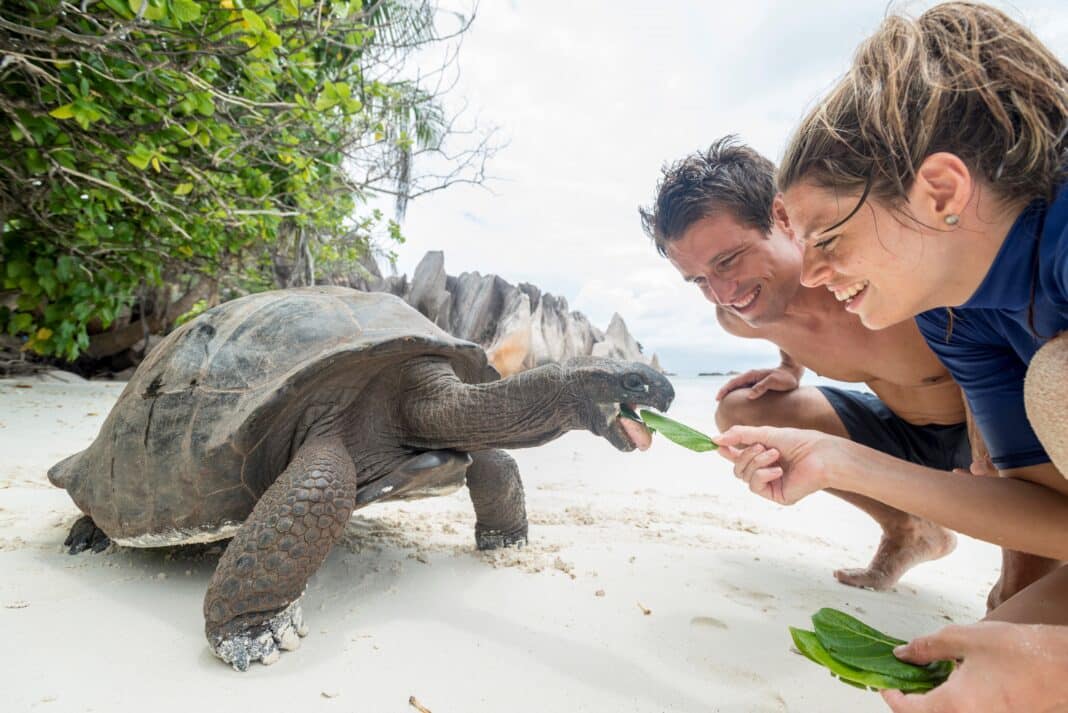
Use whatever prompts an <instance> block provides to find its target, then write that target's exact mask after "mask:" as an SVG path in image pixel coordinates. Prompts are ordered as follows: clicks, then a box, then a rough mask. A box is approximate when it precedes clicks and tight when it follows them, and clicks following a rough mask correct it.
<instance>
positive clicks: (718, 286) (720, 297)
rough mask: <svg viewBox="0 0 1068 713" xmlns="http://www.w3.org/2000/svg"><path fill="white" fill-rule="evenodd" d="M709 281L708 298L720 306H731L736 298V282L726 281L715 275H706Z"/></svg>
mask: <svg viewBox="0 0 1068 713" xmlns="http://www.w3.org/2000/svg"><path fill="white" fill-rule="evenodd" d="M705 280H707V281H708V298H709V299H710V300H712V301H713V302H715V303H716V304H718V305H727V304H730V300H731V298H732V297H734V280H724V279H722V278H719V277H716V276H715V275H706V276H705Z"/></svg>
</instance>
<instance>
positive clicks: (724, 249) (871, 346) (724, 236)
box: [640, 136, 1044, 604]
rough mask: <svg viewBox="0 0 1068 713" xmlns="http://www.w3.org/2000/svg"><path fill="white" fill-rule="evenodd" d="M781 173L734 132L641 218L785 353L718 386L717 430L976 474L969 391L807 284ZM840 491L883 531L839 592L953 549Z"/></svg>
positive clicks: (676, 175) (835, 296)
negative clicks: (797, 437)
mask: <svg viewBox="0 0 1068 713" xmlns="http://www.w3.org/2000/svg"><path fill="white" fill-rule="evenodd" d="M774 174H775V167H774V165H773V164H772V163H771V162H770V161H768V160H767V159H766V158H764V157H763V156H761V155H760V154H758V153H757V152H756V151H754V150H753V149H751V148H749V147H747V146H744V145H742V144H740V143H738V142H737V141H736V140H735V139H734V137H731V136H728V137H725V138H723V139H721V140H719V141H717V142H716V143H714V144H713V145H712V146H711V148H709V149H708V150H707V151H704V152H699V153H695V154H692V155H690V156H688V157H686V158H684V159H683V160H681V161H679V162H677V163H675V164H673V165H671V166H668V167H667V168H665V169H664V172H663V175H662V176H661V180H660V183H659V185H658V187H657V196H656V200H655V202H654V204H653V205H652V206H651V207H650V208H648V209H642V210H641V211H640V212H641V217H642V223H643V227H644V228H645V231H646V233H647V234H648V235H649V237H650V238H652V240H653V242H654V244H655V246H656V248H657V250H658V251H659V253H660V254H661V255H663V256H665V257H667V258H668V260H669V261H670V262H671V264H672V265H674V266H675V269H677V270H678V271H679V274H681V275H682V277H683V279H685V280H686V281H687V282H690V283H692V284H694V285H696V286H697V288H698V289H700V290H701V293H702V294H703V295H704V296H705V297H706V298H707V299H708V300H709V301H710V302H712V303H713V304H714V305H715V306H716V316H717V317H718V319H719V323H720V324H721V325H722V326H723V328H724V329H725V330H726V331H727V332H728V333H730V334H733V335H735V336H739V337H744V338H750V339H766V340H769V341H771V342H772V343H774V344H775V345H776V346H778V347H779V350H780V352H781V355H782V363H781V364H780V365H779V366H778V367H776V368H774V369H755V370H752V371H749V372H746V373H745V374H742V375H740V376H737V377H735V378H733V379H731V380H730V381H728V382H727V383H726V384H725V385H724V386H723V388H722V389H721V390H720V392H719V394H718V395H717V397H716V398H717V400H718V401H719V407H718V409H717V411H716V422H717V424H718V425H719V427H720V428H721V429H727V428H729V427H730V426H734V425H771V426H792V427H795V428H811V429H817V430H820V431H823V432H826V433H831V434H834V435H838V436H842V437H845V438H850V439H852V440H854V441H857V442H859V443H862V444H864V445H867V446H870V447H872V448H876V449H878V450H880V451H883V452H886V453H889V454H891V455H893V456H896V457H898V458H903V459H905V460H909V461H912V462H914V463H919V464H921V465H925V466H929V467H934V468H939V469H942V470H952V469H954V468H969V467H970V465H971V463H972V461H973V454H972V449H971V447H970V445H969V438H968V428H967V426H966V425H965V410H964V404H963V400H962V398H961V391H960V388H959V387H958V386H957V384H956V383H955V382H954V381H953V380H952V378H951V377H950V375H949V373H948V372H947V371H946V369H945V367H943V366H942V364H941V363H940V362H939V361H938V359H937V358H936V357H935V355H934V354H933V353H932V352H931V351H930V349H928V347H927V345H926V343H925V341H924V339H923V337H922V336H921V334H920V332H919V329H918V328H917V327H916V325H915V323H914V322H912V321H911V320H907V321H904V322H901V323H899V324H896V325H894V326H891V327H888V328H886V329H883V330H880V331H877V332H876V331H872V330H869V329H867V328H866V327H865V326H864V325H863V324H861V322H860V320H859V319H858V318H857V317H856V315H854V314H851V313H850V312H849V311H847V310H846V309H843V304H848V303H849V301H850V299H852V298H854V297H855V294H853V293H851V291H850V290H849V289H845V290H839V291H838V292H832V291H829V290H827V289H824V288H822V287H820V288H816V289H811V288H807V287H804V286H802V285H801V268H802V254H803V246H802V243H801V242H800V240H799V239H798V237H797V236H795V235H794V232H793V230H792V229H791V227H790V222H789V219H788V217H787V215H786V211H785V209H784V207H783V202H782V199H781V197H780V196H779V195H778V194H777V192H776V188H775V180H774ZM806 368H807V369H810V370H812V371H814V372H816V373H817V374H820V375H822V376H826V377H829V378H831V379H835V380H838V381H843V382H853V383H864V384H866V385H867V386H868V388H869V389H871V391H872V392H874V393H862V392H860V391H853V390H846V389H838V388H832V387H826V386H818V387H802V386H800V380H801V375H802V373H803V372H804V370H805V369H806ZM832 492H833V491H832ZM835 494H836V495H837V496H839V497H841V498H842V499H844V500H846V501H847V502H849V503H852V504H853V505H855V506H857V507H859V508H860V509H861V510H863V511H864V512H866V513H868V514H869V515H870V516H871V517H873V518H874V519H875V520H876V521H877V522H878V523H879V525H880V526H881V527H882V529H883V537H882V541H881V542H880V544H879V547H878V549H877V551H876V553H875V556H874V558H873V559H872V561H871V563H870V564H869V566H868V567H866V568H863V569H843V570H838V571H836V572H835V576H836V577H837V578H838V580H839V581H841V582H843V583H844V584H849V585H853V586H859V587H870V588H872V589H887V588H889V587H891V586H893V585H894V583H896V582H897V581H898V579H900V577H901V576H902V575H903V574H904V573H905V572H906V571H908V570H909V569H910V568H911V567H912V566H914V565H916V564H918V563H920V562H924V561H927V560H931V559H936V558H939V557H942V556H944V555H946V554H947V553H949V552H950V551H952V549H953V547H954V545H955V542H956V539H955V536H954V535H953V533H951V532H949V531H948V530H945V529H944V528H942V527H940V526H938V525H935V524H934V523H932V522H930V521H928V520H923V519H920V518H918V517H914V516H912V515H909V514H907V513H904V512H902V511H900V510H896V509H894V508H891V507H889V506H887V505H884V504H882V503H879V502H876V501H874V500H871V499H868V498H866V497H863V496H859V495H856V494H853V493H846V492H835ZM1010 570H1011V571H1010ZM1043 573H1044V572H1043ZM1035 578H1037V574H1036V573H1034V572H1030V571H1026V568H1023V567H1012V568H1007V570H1006V572H1004V573H1003V575H1002V581H1000V582H999V583H998V585H996V586H995V590H994V591H993V592H991V601H990V603H991V604H996V603H1000V601H1001V600H1003V599H1004V598H1007V596H1009V595H1011V594H1012V593H1015V592H1016V591H1018V590H1019V589H1020V588H1022V587H1023V586H1026V585H1027V584H1029V583H1030V582H1031V581H1033V580H1034V579H1035Z"/></svg>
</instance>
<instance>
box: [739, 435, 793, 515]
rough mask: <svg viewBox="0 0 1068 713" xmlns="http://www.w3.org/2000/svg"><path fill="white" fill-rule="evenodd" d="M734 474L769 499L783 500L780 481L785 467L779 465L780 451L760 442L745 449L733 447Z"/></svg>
mask: <svg viewBox="0 0 1068 713" xmlns="http://www.w3.org/2000/svg"><path fill="white" fill-rule="evenodd" d="M730 450H731V451H732V454H731V458H732V460H733V462H734V475H735V477H736V478H738V479H739V480H741V481H744V482H745V483H746V485H748V486H749V490H751V491H752V492H753V493H755V494H757V495H760V496H761V497H764V498H768V499H769V500H776V501H781V499H782V486H781V484H780V483H778V481H779V480H780V479H781V478H782V476H783V469H782V467H781V466H779V465H778V461H779V451H778V450H776V449H774V448H765V447H764V446H762V445H760V444H756V445H752V446H749V447H747V448H744V449H738V448H733V447H731V448H730Z"/></svg>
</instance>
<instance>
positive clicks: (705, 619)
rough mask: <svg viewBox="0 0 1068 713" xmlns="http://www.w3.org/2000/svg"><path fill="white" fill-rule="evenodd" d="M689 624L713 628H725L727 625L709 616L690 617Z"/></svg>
mask: <svg viewBox="0 0 1068 713" xmlns="http://www.w3.org/2000/svg"><path fill="white" fill-rule="evenodd" d="M690 626H701V627H706V626H708V627H712V628H713V629H726V628H727V625H726V624H725V623H723V622H722V621H720V620H719V619H716V618H715V617H711V616H695V617H694V618H693V619H690Z"/></svg>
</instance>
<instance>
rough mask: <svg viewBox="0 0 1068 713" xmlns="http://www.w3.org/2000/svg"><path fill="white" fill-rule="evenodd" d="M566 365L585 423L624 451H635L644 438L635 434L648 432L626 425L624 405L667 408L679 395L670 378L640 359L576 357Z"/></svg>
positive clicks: (636, 407) (572, 389)
mask: <svg viewBox="0 0 1068 713" xmlns="http://www.w3.org/2000/svg"><path fill="white" fill-rule="evenodd" d="M564 368H565V369H566V370H567V380H568V384H569V387H570V391H571V393H572V394H573V395H574V396H575V397H576V398H577V399H578V401H579V404H578V406H579V413H580V415H581V418H582V420H583V422H584V423H583V425H584V426H585V427H586V428H587V429H588V430H589V431H591V432H592V433H594V434H596V435H598V436H602V437H603V438H605V439H606V440H607V441H608V442H609V443H611V444H612V445H613V446H615V447H616V448H617V449H619V450H621V451H631V450H634V448H635V447H637V445H638V443H637V442H636V440H640V438H638V439H636V438H635V436H637V435H638V433H639V432H640V431H644V427H642V426H640V425H638V424H634V425H631V424H632V423H633V422H628V424H627V426H628V428H625V427H624V425H623V421H621V416H620V406H621V405H624V404H625V405H626V406H628V407H629V408H630V409H631V410H637V409H638V408H639V407H642V406H650V407H652V408H654V409H656V410H657V411H666V410H667V409H668V408H669V407H670V406H671V402H672V401H673V400H674V398H675V389H673V388H672V386H671V382H670V381H668V380H667V377H665V376H664V375H663V374H661V373H660V372H658V371H656V370H655V369H653V368H651V367H649V366H647V365H645V364H641V363H638V362H624V361H616V360H614V359H605V358H602V357H576V358H574V359H570V360H568V361H567V362H565V364H564ZM645 433H646V435H648V434H647V432H645ZM646 442H647V441H646Z"/></svg>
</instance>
